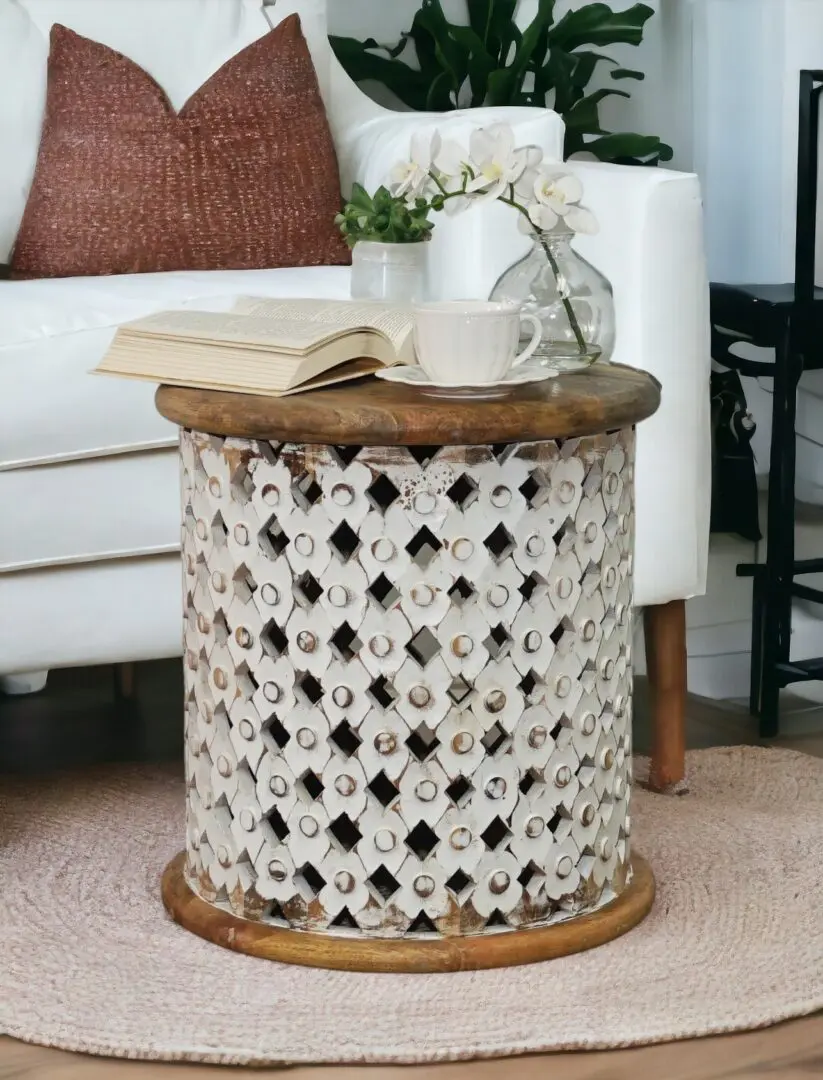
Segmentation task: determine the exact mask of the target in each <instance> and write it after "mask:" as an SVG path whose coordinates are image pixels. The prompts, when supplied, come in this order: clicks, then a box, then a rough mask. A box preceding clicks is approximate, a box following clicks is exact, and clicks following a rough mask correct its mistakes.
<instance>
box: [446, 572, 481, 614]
mask: <svg viewBox="0 0 823 1080" xmlns="http://www.w3.org/2000/svg"><path fill="white" fill-rule="evenodd" d="M475 592H476V590H475V588H474V586H473V585H470V584H469V583H468V581H466V579H465V578H464V577H462V576H461V577H459V578H458V579H457V580H456V581H455V583H454V584H453V585H452V587H451V588H450V589H449V599H450V600H451V602H452V603H453V604H454V606H455V607H457V608H462V607H463V605H464V604H466V603H467V602H468V601H469V600H471V598H472V597H473V596H474V595H475Z"/></svg>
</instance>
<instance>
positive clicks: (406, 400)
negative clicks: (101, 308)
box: [155, 364, 660, 446]
mask: <svg viewBox="0 0 823 1080" xmlns="http://www.w3.org/2000/svg"><path fill="white" fill-rule="evenodd" d="M155 400H156V404H157V408H158V410H159V411H160V412H161V413H162V415H163V416H165V417H166V418H167V419H169V420H172V421H173V422H174V423H176V424H178V425H179V426H181V427H186V428H192V429H194V430H195V431H204V432H207V433H209V434H212V435H233V436H237V437H239V438H247V439H263V440H267V441H271V442H295V443H318V444H321V445H326V446H483V445H488V444H492V443H508V442H531V441H538V440H543V439H565V438H572V437H574V436H578V435H596V434H599V433H600V432H603V431H612V430H615V429H617V428H623V427H629V426H631V425H632V424H636V423H639V422H640V421H641V420H644V419H645V418H646V417H647V416H651V414H652V413H653V412H655V410H656V409H657V407H658V405H659V404H660V384H659V383H658V382H657V380H656V379H654V378H653V377H652V376H651V375H649V374H648V373H647V372H645V371H636V370H634V369H633V368H628V367H623V366H622V365H618V364H595V365H593V366H592V367H590V368H588V369H586V370H585V371H579V372H575V373H573V374H565V375H560V376H558V377H557V378H556V379H549V380H547V381H545V382H541V383H530V384H527V385H523V386H517V387H513V388H512V389H511V390H509V391H507V393H506V396H505V397H496V398H491V399H485V400H484V399H482V398H470V397H460V398H456V397H432V396H429V395H426V394H423V393H421V392H420V390H419V389H417V388H416V387H412V386H405V385H402V384H399V383H389V382H383V381H382V380H380V379H360V380H358V381H357V382H351V383H345V384H342V385H339V386H334V387H328V388H326V389H324V390H311V391H308V392H306V393H304V394H294V395H290V396H288V397H284V398H273V397H264V396H262V395H254V394H229V393H225V392H223V391H216V390H198V389H194V388H189V387H179V386H161V387H160V388H159V390H158V391H157V396H156V399H155Z"/></svg>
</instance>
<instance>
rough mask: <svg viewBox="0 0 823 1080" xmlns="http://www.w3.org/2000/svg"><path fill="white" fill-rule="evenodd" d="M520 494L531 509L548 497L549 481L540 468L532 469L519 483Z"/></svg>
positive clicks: (534, 508) (538, 505)
mask: <svg viewBox="0 0 823 1080" xmlns="http://www.w3.org/2000/svg"><path fill="white" fill-rule="evenodd" d="M520 494H521V495H522V496H523V498H524V499H525V500H526V502H527V503H528V504H529V506H530V507H531V509H532V510H536V509H537V508H538V507H540V506H542V505H543V503H544V502H545V501H546V500H547V499H548V497H549V483H548V480H547V477H546V475H545V474H544V473H543V471H542V470H541V469H533V470H532V471H531V472H530V473H529V475H528V476H527V477H526V479H525V480H524V481H523V483H522V484H521V485H520Z"/></svg>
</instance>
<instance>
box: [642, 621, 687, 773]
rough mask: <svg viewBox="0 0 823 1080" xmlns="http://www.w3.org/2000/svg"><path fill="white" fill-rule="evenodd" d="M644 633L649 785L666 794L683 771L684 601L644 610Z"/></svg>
mask: <svg viewBox="0 0 823 1080" xmlns="http://www.w3.org/2000/svg"><path fill="white" fill-rule="evenodd" d="M643 630H644V634H645V638H646V669H647V671H648V676H649V687H650V690H651V706H652V761H651V768H650V770H649V786H650V787H651V788H652V790H654V791H665V790H667V789H670V788H671V787H673V786H674V785H675V784H679V783H680V782H681V781H682V780H683V778H684V776H685V771H686V770H685V757H686V601H685V600H672V601H671V603H668V604H655V605H653V606H651V607H647V608H646V609H645V610H644V612H643Z"/></svg>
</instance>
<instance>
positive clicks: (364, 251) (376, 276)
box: [351, 240, 428, 304]
mask: <svg viewBox="0 0 823 1080" xmlns="http://www.w3.org/2000/svg"><path fill="white" fill-rule="evenodd" d="M427 248H428V244H426V243H424V242H423V241H420V242H419V243H412V244H385V243H381V242H380V241H377V240H358V242H357V243H356V244H355V245H354V247H353V248H352V267H351V296H352V299H353V300H384V301H386V302H387V303H392V304H411V303H416V302H418V301H420V300H425V299H426V296H425V287H426V254H427Z"/></svg>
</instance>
